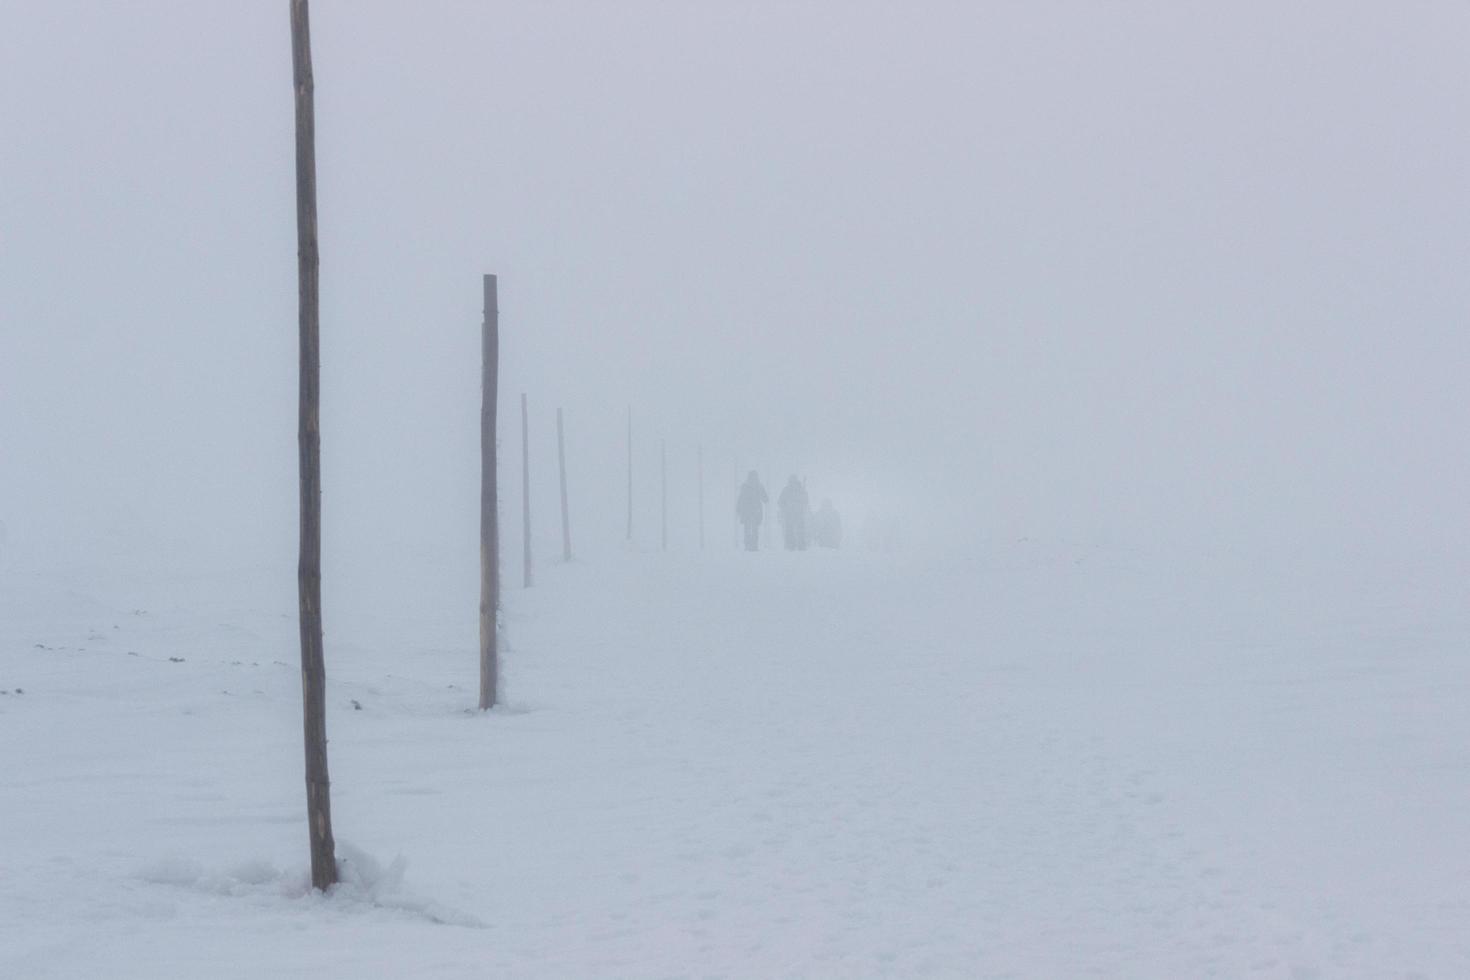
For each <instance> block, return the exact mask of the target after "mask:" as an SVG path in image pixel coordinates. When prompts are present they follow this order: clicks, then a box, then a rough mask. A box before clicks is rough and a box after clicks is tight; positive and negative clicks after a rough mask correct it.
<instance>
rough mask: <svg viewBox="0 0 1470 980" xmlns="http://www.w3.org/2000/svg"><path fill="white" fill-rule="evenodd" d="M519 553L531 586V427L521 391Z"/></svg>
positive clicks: (526, 581) (524, 398)
mask: <svg viewBox="0 0 1470 980" xmlns="http://www.w3.org/2000/svg"><path fill="white" fill-rule="evenodd" d="M521 554H522V555H523V556H524V557H525V571H526V575H525V587H526V588H528V589H529V588H530V587H531V427H530V423H529V422H527V421H526V393H525V392H524V391H523V392H521Z"/></svg>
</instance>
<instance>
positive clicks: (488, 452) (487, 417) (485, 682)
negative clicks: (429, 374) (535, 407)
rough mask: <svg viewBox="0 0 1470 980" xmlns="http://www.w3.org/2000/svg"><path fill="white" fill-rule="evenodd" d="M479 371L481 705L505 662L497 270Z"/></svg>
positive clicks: (487, 283)
mask: <svg viewBox="0 0 1470 980" xmlns="http://www.w3.org/2000/svg"><path fill="white" fill-rule="evenodd" d="M484 289H485V321H484V327H483V331H482V337H481V361H482V368H481V374H480V710H481V711H486V710H488V709H489V708H490V707H492V706H493V705H494V704H495V699H496V696H497V693H498V692H497V690H496V686H497V683H498V681H499V673H500V663H499V654H498V652H497V650H496V643H495V625H496V619H497V617H498V615H499V606H500V523H499V521H500V515H499V502H498V501H497V499H496V494H497V489H496V472H495V463H496V460H495V405H496V398H497V397H498V395H499V389H500V308H499V303H498V298H497V295H496V281H495V277H494V276H493V275H487V276H485V279H484Z"/></svg>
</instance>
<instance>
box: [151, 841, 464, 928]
mask: <svg viewBox="0 0 1470 980" xmlns="http://www.w3.org/2000/svg"><path fill="white" fill-rule="evenodd" d="M407 870H408V860H407V859H406V858H404V857H403V855H401V854H400V855H398V856H397V857H395V858H394V859H393V860H392V861H390V862H389V863H388V864H387V865H386V866H384V865H383V863H382V862H381V861H379V860H377V859H376V858H374V857H373V856H372V855H370V854H368V853H367V852H365V851H363V850H361V849H360V848H357V847H354V846H353V845H351V844H349V843H346V842H343V841H339V842H338V843H337V872H338V876H339V879H340V880H339V881H338V882H337V884H335V885H333V886H332V887H331V888H330V889H329V890H328V891H327V893H326V894H325V895H322V894H321V893H319V892H314V891H313V890H312V888H311V880H310V876H309V875H308V874H307V873H306V872H305V871H298V872H294V873H290V872H285V871H282V870H280V869H279V868H277V867H276V866H275V865H273V864H271V863H270V862H269V861H263V860H255V861H246V862H243V863H241V864H237V865H235V866H233V867H231V868H229V869H227V870H225V871H219V870H212V869H209V868H206V867H205V866H204V864H203V863H201V862H199V861H196V860H194V859H192V858H183V857H165V858H161V859H159V860H157V861H154V862H153V863H151V864H149V865H146V866H145V867H143V868H141V869H140V870H139V871H138V873H137V877H138V878H140V879H141V880H143V881H146V882H148V883H150V884H155V885H170V886H173V887H177V888H188V889H191V890H194V891H199V892H204V893H206V894H210V895H221V896H226V897H235V898H242V897H244V898H277V899H289V900H299V899H307V900H309V901H311V902H312V903H314V904H319V905H321V906H322V907H324V908H330V909H333V910H339V911H352V910H363V911H367V910H372V909H383V910H387V911H390V912H394V913H399V914H404V915H408V916H411V917H414V918H420V919H426V920H428V921H429V922H434V923H437V924H439V925H450V926H460V927H463V928H468V929H484V928H486V925H485V923H484V922H481V921H480V920H479V919H476V918H475V917H474V916H472V915H469V914H467V913H464V912H460V911H458V910H456V909H451V908H448V907H446V906H444V905H441V904H440V903H438V902H435V901H432V900H430V899H425V898H421V897H419V896H415V895H413V894H411V893H409V892H407V891H406V890H405V889H404V887H403V879H404V873H405V872H406V871H407Z"/></svg>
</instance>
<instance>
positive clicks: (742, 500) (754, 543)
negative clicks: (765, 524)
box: [735, 470, 771, 551]
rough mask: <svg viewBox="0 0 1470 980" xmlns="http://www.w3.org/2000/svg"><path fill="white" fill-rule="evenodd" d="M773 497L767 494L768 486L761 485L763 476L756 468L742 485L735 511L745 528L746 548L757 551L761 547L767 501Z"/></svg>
mask: <svg viewBox="0 0 1470 980" xmlns="http://www.w3.org/2000/svg"><path fill="white" fill-rule="evenodd" d="M770 499H771V498H770V497H769V496H767V495H766V488H765V487H763V486H761V478H760V477H758V476H756V475H755V470H751V471H750V475H749V476H747V477H746V478H745V482H744V483H743V484H741V486H740V496H739V498H738V499H737V500H736V501H735V513H736V515H738V516H739V518H740V524H741V526H743V527H744V528H745V550H746V551H756V550H758V549H759V548H760V538H761V521H763V520H765V516H766V501H768V500H770Z"/></svg>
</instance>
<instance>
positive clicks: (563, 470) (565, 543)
mask: <svg viewBox="0 0 1470 980" xmlns="http://www.w3.org/2000/svg"><path fill="white" fill-rule="evenodd" d="M556 469H557V472H558V473H559V474H560V476H561V560H562V561H571V560H572V523H571V521H570V520H569V519H568V517H567V439H566V434H565V432H564V431H563V429H562V425H561V408H560V407H558V408H557V410H556Z"/></svg>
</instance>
